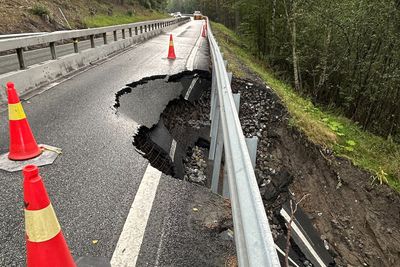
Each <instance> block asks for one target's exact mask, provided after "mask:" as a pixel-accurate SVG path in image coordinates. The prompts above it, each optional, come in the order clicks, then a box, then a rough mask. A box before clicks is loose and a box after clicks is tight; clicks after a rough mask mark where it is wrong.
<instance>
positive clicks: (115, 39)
mask: <svg viewBox="0 0 400 267" xmlns="http://www.w3.org/2000/svg"><path fill="white" fill-rule="evenodd" d="M113 33H114V42H116V41H118V36H117V31H114V32H113Z"/></svg>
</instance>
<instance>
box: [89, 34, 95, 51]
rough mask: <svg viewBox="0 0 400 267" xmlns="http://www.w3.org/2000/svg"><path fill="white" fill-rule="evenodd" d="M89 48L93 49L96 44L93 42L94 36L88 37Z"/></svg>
mask: <svg viewBox="0 0 400 267" xmlns="http://www.w3.org/2000/svg"><path fill="white" fill-rule="evenodd" d="M90 47H91V48H95V47H96V43H95V42H94V34H92V35H90Z"/></svg>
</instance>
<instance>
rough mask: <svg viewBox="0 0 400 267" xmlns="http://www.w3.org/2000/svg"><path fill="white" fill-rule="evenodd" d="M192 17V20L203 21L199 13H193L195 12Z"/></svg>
mask: <svg viewBox="0 0 400 267" xmlns="http://www.w3.org/2000/svg"><path fill="white" fill-rule="evenodd" d="M193 17H194V20H201V19H203V15H202V14H201V12H200V11H195V12H193Z"/></svg>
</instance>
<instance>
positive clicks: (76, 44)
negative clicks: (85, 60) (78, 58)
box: [72, 38, 79, 53]
mask: <svg viewBox="0 0 400 267" xmlns="http://www.w3.org/2000/svg"><path fill="white" fill-rule="evenodd" d="M72 41H73V42H74V52H75V53H79V47H78V39H77V38H73V39H72Z"/></svg>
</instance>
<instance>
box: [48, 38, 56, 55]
mask: <svg viewBox="0 0 400 267" xmlns="http://www.w3.org/2000/svg"><path fill="white" fill-rule="evenodd" d="M49 45H50V53H51V59H57V54H56V44H55V42H50V43H49Z"/></svg>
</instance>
